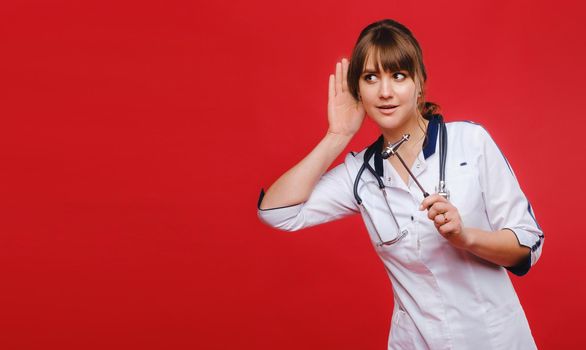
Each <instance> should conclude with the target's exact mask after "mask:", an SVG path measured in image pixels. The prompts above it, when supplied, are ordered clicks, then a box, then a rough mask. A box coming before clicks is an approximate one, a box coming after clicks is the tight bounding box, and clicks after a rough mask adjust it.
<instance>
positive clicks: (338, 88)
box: [336, 62, 342, 96]
mask: <svg viewBox="0 0 586 350" xmlns="http://www.w3.org/2000/svg"><path fill="white" fill-rule="evenodd" d="M341 93H342V64H341V63H340V62H338V63H336V96H337V95H338V94H341Z"/></svg>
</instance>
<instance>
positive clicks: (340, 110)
mask: <svg viewBox="0 0 586 350" xmlns="http://www.w3.org/2000/svg"><path fill="white" fill-rule="evenodd" d="M347 74H348V60H347V59H345V58H343V59H342V62H338V63H336V74H335V76H334V74H330V81H329V89H328V122H329V128H328V132H329V133H333V134H338V135H343V136H350V137H352V136H354V134H356V132H358V130H359V129H360V126H362V122H363V121H364V115H365V112H364V107H363V106H362V102H360V101H356V100H355V99H354V97H353V96H352V94H351V93H350V91H349V89H348V81H347V78H346V77H347Z"/></svg>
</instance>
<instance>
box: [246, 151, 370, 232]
mask: <svg viewBox="0 0 586 350" xmlns="http://www.w3.org/2000/svg"><path fill="white" fill-rule="evenodd" d="M349 157H352V158H353V155H351V154H348V155H347V156H346V162H345V163H342V164H340V165H338V166H336V167H334V168H332V169H331V170H329V171H327V172H326V173H324V174H323V175H322V177H321V178H320V179H319V180H318V182H317V184H316V185H315V187H314V189H313V191H312V192H311V194H310V196H309V198H308V199H307V201H305V202H304V203H299V204H294V205H289V206H285V207H277V208H268V209H260V204H261V203H262V199H263V196H264V190H262V189H261V193H260V197H259V199H258V205H257V213H258V217H259V218H260V220H261V221H262V222H264V223H265V224H267V225H269V226H272V227H274V228H277V229H280V230H283V231H297V230H300V229H302V228H305V227H310V226H314V225H319V224H323V223H326V222H329V221H333V220H336V219H340V218H342V217H345V216H347V215H351V214H354V213H357V212H358V211H359V209H358V206H357V204H356V201H355V199H354V195H353V187H352V186H353V182H352V180H351V177H350V174H349V172H348V168H347V163H348V162H349V161H351V159H350V158H349Z"/></svg>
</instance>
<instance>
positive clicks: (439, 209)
mask: <svg viewBox="0 0 586 350" xmlns="http://www.w3.org/2000/svg"><path fill="white" fill-rule="evenodd" d="M449 209H450V207H449V206H448V205H447V203H442V202H435V203H433V204H432V205H431V208H429V209H428V210H427V217H428V218H429V219H430V220H433V219H434V218H435V217H436V216H437V215H439V214H444V213H445V212H447V211H448V210H449Z"/></svg>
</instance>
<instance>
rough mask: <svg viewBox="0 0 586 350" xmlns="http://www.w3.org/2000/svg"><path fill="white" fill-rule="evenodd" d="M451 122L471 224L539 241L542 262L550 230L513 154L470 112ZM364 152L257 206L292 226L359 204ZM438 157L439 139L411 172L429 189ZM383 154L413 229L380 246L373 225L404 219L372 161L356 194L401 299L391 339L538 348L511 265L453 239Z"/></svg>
mask: <svg viewBox="0 0 586 350" xmlns="http://www.w3.org/2000/svg"><path fill="white" fill-rule="evenodd" d="M446 126H447V133H448V151H447V161H446V183H447V188H448V190H449V191H450V201H451V202H452V203H453V204H454V205H455V206H456V207H457V208H458V210H459V212H460V215H461V217H462V221H463V224H464V226H467V227H476V228H480V229H483V230H488V231H496V230H500V229H504V228H508V229H511V230H512V231H513V232H514V233H515V234H516V235H517V238H518V240H519V242H520V244H522V245H524V246H527V247H530V248H532V250H531V265H533V264H535V263H536V262H537V260H538V259H539V256H540V254H541V249H542V247H543V233H542V231H541V229H540V228H539V225H538V224H537V222H536V221H535V219H534V216H533V213H532V211H531V210H532V209H531V207H530V205H529V202H528V200H527V198H526V197H525V195H524V194H523V192H522V191H521V189H520V187H519V184H518V182H517V180H516V178H515V175H514V173H513V172H512V170H511V169H510V167H509V164H508V162H507V160H506V158H505V157H504V156H503V154H502V153H501V152H500V150H499V148H498V147H497V145H496V144H495V143H494V141H493V140H492V138H491V137H490V135H489V134H488V133H487V132H486V130H485V129H484V128H483V127H482V126H480V125H478V124H474V123H470V122H450V123H447V124H446ZM364 152H365V150H363V151H362V152H361V153H359V154H356V155H352V154H348V155H347V156H346V159H345V162H344V163H343V164H340V165H338V166H336V167H334V168H333V169H331V170H330V171H328V172H326V173H325V174H324V175H323V176H322V178H321V179H320V181H319V182H318V184H317V185H316V187H315V188H314V190H313V192H312V193H311V196H310V197H309V199H308V200H307V201H306V202H305V203H302V204H298V205H293V206H288V207H283V208H274V209H265V210H260V209H259V210H258V215H259V217H260V219H261V220H262V221H263V222H265V223H266V224H268V225H270V226H273V227H276V228H279V229H282V230H288V231H293V230H299V229H301V228H304V227H308V226H313V225H317V224H321V223H325V222H328V221H332V220H335V219H338V218H341V217H344V216H347V215H350V214H355V213H359V212H360V208H359V206H358V205H357V203H356V200H355V199H354V196H353V182H354V179H355V177H356V175H357V172H358V170H359V169H360V166H361V165H362V162H363V156H364ZM373 158H374V157H373ZM373 158H372V159H371V160H370V164H371V165H372V167H373V168H374V161H373ZM438 162H439V151H438V148H437V147H436V151H435V153H433V154H432V155H430V156H429V157H428V158H427V159H425V157H424V153H423V151H422V152H421V153H420V154H419V156H418V159H417V160H416V161H415V163H414V164H413V168H412V171H413V173H414V174H415V176H416V177H417V178H418V180H419V181H420V183H421V184H422V186H423V188H424V189H426V190H427V191H428V192H430V193H433V192H435V188H436V186H437V183H438V178H439V165H438ZM383 164H384V166H383V169H384V183H385V186H386V190H387V193H388V195H389V203H390V205H391V208H392V209H393V212H394V213H395V216H396V217H397V220H398V221H399V224H400V226H401V229H402V230H405V229H406V230H407V231H408V234H407V235H406V236H405V237H404V238H403V239H402V240H401V241H399V242H398V243H396V244H393V245H391V246H378V245H377V243H378V242H380V240H379V238H378V237H377V235H376V233H375V231H374V230H373V225H375V226H376V228H377V229H378V231H379V232H381V233H384V234H388V233H392V234H395V232H396V231H397V229H396V226H395V224H394V222H393V221H392V219H391V217H390V214H389V210H388V208H387V206H386V205H385V204H384V197H383V196H382V193H381V190H380V189H379V187H378V185H377V182H376V180H375V178H374V177H373V175H372V174H371V173H370V172H368V170H366V171H365V172H364V173H363V174H362V177H361V181H360V184H359V195H360V197H361V198H362V199H363V201H364V206H365V207H366V208H367V210H368V212H369V214H370V216H371V217H372V220H373V221H374V222H370V220H369V219H368V217H366V216H365V215H364V213H363V219H364V221H365V224H366V227H367V231H368V233H369V235H370V238H371V241H372V243H373V246H374V249H375V250H376V252H377V253H378V255H379V256H380V258H381V260H382V262H383V263H384V265H385V267H386V270H387V273H388V275H389V278H390V279H391V282H392V286H393V292H394V293H393V294H394V301H395V308H394V311H393V316H392V322H391V328H390V333H389V345H388V348H389V349H409V350H413V349H434V350H436V349H462V350H468V349H474V350H483V349H487V350H488V349H491V350H496V349H502V350H514V349H522V350H526V349H535V348H536V345H535V342H534V340H533V337H532V335H531V331H530V329H529V325H528V322H527V319H526V317H525V313H524V311H523V309H522V307H521V304H520V303H519V299H518V297H517V294H516V293H515V290H514V288H513V285H512V284H511V281H510V279H509V276H508V274H507V272H506V269H505V268H504V267H502V266H497V265H494V264H492V263H490V262H487V261H485V260H483V259H481V258H478V257H476V256H474V255H473V254H471V253H468V252H466V251H464V250H459V249H456V248H454V247H452V246H451V245H450V244H449V243H448V242H447V241H446V240H445V239H444V238H443V237H442V236H441V235H440V234H439V233H438V232H437V230H436V229H435V227H434V225H433V223H432V222H431V220H429V219H428V218H427V211H419V210H418V207H419V205H420V204H421V201H422V200H423V195H422V193H421V191H420V190H419V188H418V187H417V186H416V184H415V183H414V182H413V180H410V181H409V186H407V185H405V183H404V182H403V181H402V180H401V179H400V177H399V175H398V173H397V172H396V171H395V169H394V168H393V166H392V165H391V164H390V163H389V162H388V161H383Z"/></svg>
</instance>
